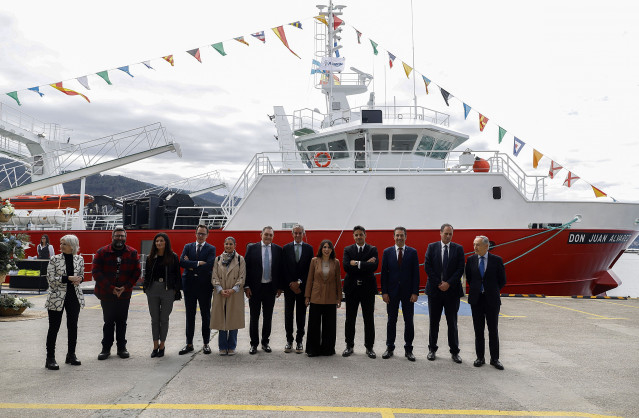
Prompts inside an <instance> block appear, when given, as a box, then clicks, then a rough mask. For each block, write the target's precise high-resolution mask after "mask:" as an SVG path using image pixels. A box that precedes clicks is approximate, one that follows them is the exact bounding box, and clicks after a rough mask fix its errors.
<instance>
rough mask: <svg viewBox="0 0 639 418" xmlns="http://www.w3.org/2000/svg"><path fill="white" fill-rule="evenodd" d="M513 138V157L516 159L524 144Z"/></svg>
mask: <svg viewBox="0 0 639 418" xmlns="http://www.w3.org/2000/svg"><path fill="white" fill-rule="evenodd" d="M514 138H515V141H514V143H513V154H514V155H515V157H517V156H518V155H519V153H520V152H521V150H522V148H523V147H524V145H526V143H525V142H524V141H522V140H521V139H519V138H517V137H514Z"/></svg>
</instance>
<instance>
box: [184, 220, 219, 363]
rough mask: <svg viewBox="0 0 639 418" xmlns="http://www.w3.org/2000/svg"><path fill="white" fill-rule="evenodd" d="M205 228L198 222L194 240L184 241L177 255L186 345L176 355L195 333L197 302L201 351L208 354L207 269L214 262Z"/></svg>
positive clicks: (209, 289) (209, 294)
mask: <svg viewBox="0 0 639 418" xmlns="http://www.w3.org/2000/svg"><path fill="white" fill-rule="evenodd" d="M208 236H209V228H208V227H207V226H206V225H198V226H197V228H196V229H195V239H196V241H195V242H191V243H188V244H186V245H185V246H184V249H183V250H182V255H181V256H180V267H182V268H183V269H184V270H183V271H182V289H184V307H185V308H186V345H185V346H184V348H183V349H182V350H180V355H182V354H187V353H190V352H191V351H193V334H194V333H195V314H196V313H197V304H198V303H199V304H200V315H201V317H202V341H203V342H204V347H203V348H202V352H203V353H204V354H211V347H209V341H210V339H211V328H210V325H211V298H212V296H213V285H212V284H211V272H212V270H213V263H214V262H215V247H214V246H212V245H211V244H209V243H208V242H206V239H207V238H208Z"/></svg>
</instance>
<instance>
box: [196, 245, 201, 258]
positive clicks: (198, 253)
mask: <svg viewBox="0 0 639 418" xmlns="http://www.w3.org/2000/svg"><path fill="white" fill-rule="evenodd" d="M201 249H202V244H198V245H197V251H195V257H196V258H197V259H198V260H199V259H200V250H201Z"/></svg>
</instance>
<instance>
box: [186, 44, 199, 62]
mask: <svg viewBox="0 0 639 418" xmlns="http://www.w3.org/2000/svg"><path fill="white" fill-rule="evenodd" d="M186 52H188V53H189V54H190V55H191V56H192V57H193V58H195V59H196V60H198V61H199V62H200V64H201V63H202V59H201V58H200V48H195V49H189V50H188V51H186Z"/></svg>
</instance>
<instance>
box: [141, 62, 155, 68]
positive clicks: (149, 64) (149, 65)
mask: <svg viewBox="0 0 639 418" xmlns="http://www.w3.org/2000/svg"><path fill="white" fill-rule="evenodd" d="M142 64H144V65H145V66H146V68H148V69H149V70H155V68H153V67H151V61H142Z"/></svg>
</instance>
